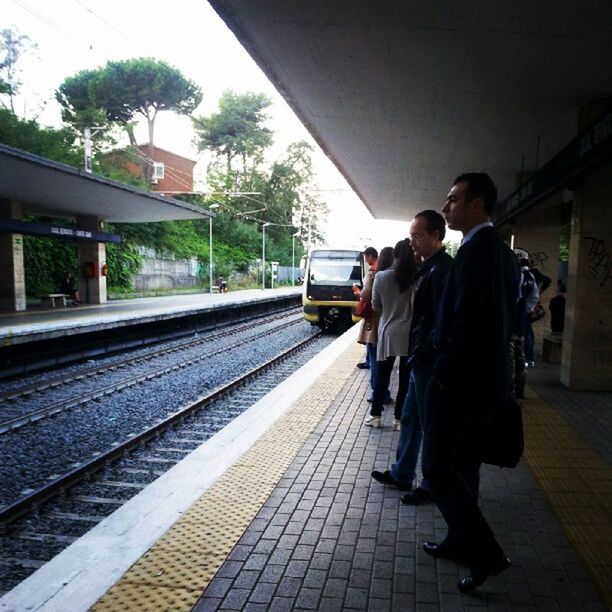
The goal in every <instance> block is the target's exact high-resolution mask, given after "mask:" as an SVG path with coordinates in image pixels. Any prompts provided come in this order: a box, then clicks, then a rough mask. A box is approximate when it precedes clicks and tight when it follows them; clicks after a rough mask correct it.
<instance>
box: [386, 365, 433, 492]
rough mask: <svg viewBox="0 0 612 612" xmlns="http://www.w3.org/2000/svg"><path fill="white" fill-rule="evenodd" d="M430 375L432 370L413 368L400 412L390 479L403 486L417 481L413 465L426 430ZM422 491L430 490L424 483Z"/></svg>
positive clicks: (420, 367) (414, 465)
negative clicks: (399, 423)
mask: <svg viewBox="0 0 612 612" xmlns="http://www.w3.org/2000/svg"><path fill="white" fill-rule="evenodd" d="M430 375H431V366H429V365H427V366H423V365H413V366H412V372H411V374H410V383H409V386H408V394H407V395H406V400H405V401H404V406H403V408H402V418H401V429H400V436H399V441H398V443H397V451H396V453H395V463H394V464H393V465H392V466H391V475H392V476H393V478H395V480H397V481H399V482H401V483H403V484H406V485H409V484H412V482H413V481H414V479H415V477H416V465H417V460H418V458H419V451H420V449H421V441H422V439H423V430H424V429H425V412H426V411H425V407H426V404H425V392H426V390H427V383H428V382H429V377H430ZM421 488H423V489H425V490H429V485H428V483H427V481H426V480H425V479H423V481H422V482H421Z"/></svg>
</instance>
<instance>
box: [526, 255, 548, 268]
mask: <svg viewBox="0 0 612 612" xmlns="http://www.w3.org/2000/svg"><path fill="white" fill-rule="evenodd" d="M547 260H548V255H547V254H546V252H545V251H532V252H531V253H530V254H529V267H530V268H539V269H540V270H546V261H547Z"/></svg>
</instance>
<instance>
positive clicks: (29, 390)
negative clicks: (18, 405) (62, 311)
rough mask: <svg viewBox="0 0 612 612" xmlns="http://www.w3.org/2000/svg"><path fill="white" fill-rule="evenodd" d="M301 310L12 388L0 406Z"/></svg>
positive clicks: (2, 396) (1, 396) (3, 394)
mask: <svg viewBox="0 0 612 612" xmlns="http://www.w3.org/2000/svg"><path fill="white" fill-rule="evenodd" d="M301 311H302V309H301V308H299V307H298V308H290V309H288V310H285V311H282V312H281V313H278V314H275V315H271V316H269V315H258V316H256V317H253V318H251V319H248V321H247V322H245V323H244V324H241V325H232V324H229V325H228V326H227V327H228V328H227V329H223V330H222V331H219V332H216V333H213V334H210V335H206V336H204V337H197V338H190V339H188V340H186V341H183V342H179V343H178V344H173V345H172V346H170V347H164V348H161V349H157V350H152V351H147V352H146V353H145V354H142V355H138V356H128V357H125V358H124V359H119V360H115V361H112V362H110V363H106V364H102V365H95V366H92V367H90V368H83V369H80V370H79V371H78V372H73V373H70V374H62V375H60V376H55V377H46V378H45V380H43V381H38V382H35V383H32V384H30V385H26V386H23V387H19V388H17V389H11V390H9V391H3V392H1V393H0V406H1V405H2V404H3V403H4V402H8V401H10V400H15V399H18V398H20V397H29V396H30V395H32V394H34V393H38V392H41V391H46V390H47V389H53V388H56V387H59V386H61V385H65V384H68V383H71V382H74V381H76V380H82V379H84V378H87V377H90V376H96V375H97V374H103V373H104V372H110V371H113V370H117V369H119V368H122V367H125V366H130V365H133V364H135V363H142V362H144V361H150V360H152V359H155V358H156V357H161V356H163V355H168V354H171V353H175V352H177V351H183V350H186V349H189V348H192V347H194V346H200V345H202V344H206V343H208V342H212V341H214V340H218V339H219V338H225V337H227V336H231V335H232V334H236V333H239V332H242V331H247V330H249V329H253V328H254V327H257V326H258V325H259V324H260V323H261V321H262V320H265V321H266V322H270V321H278V320H280V319H284V318H286V317H287V315H289V314H290V313H291V312H295V313H296V314H297V313H298V312H301Z"/></svg>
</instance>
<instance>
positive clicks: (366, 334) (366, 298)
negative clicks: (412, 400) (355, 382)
mask: <svg viewBox="0 0 612 612" xmlns="http://www.w3.org/2000/svg"><path fill="white" fill-rule="evenodd" d="M392 265H393V247H384V248H383V249H381V251H380V254H379V257H378V262H377V265H376V271H374V270H372V269H370V271H369V272H368V274H367V275H366V278H365V281H364V283H363V291H361V293H360V298H359V299H360V300H361V301H362V302H370V306H371V305H372V286H373V285H374V275H375V274H376V273H377V272H382V271H383V270H387V269H388V268H390V267H391V266H392ZM379 319H380V315H379V314H378V313H377V312H374V310H370V313H369V314H368V315H366V316H364V318H363V319H362V321H361V327H360V328H359V336H358V337H357V342H359V343H360V344H365V346H366V354H367V357H368V363H369V364H370V386H371V387H372V393H374V389H375V388H376V375H377V373H378V362H377V361H376V343H377V341H378V321H379ZM373 400H374V397H373V395H372V396H371V397H369V398H368V401H369V402H371V401H373ZM391 401H392V400H391V394H390V393H389V387H387V392H386V394H385V404H389V403H391Z"/></svg>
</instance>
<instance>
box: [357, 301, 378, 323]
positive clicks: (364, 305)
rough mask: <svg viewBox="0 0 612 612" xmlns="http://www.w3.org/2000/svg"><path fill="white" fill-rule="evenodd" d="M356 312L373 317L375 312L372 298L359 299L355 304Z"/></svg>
mask: <svg viewBox="0 0 612 612" xmlns="http://www.w3.org/2000/svg"><path fill="white" fill-rule="evenodd" d="M355 314H356V315H357V316H358V317H363V318H364V319H367V318H369V317H371V316H372V315H373V314H374V310H373V308H372V302H371V301H370V300H359V302H357V305H356V306H355Z"/></svg>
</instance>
